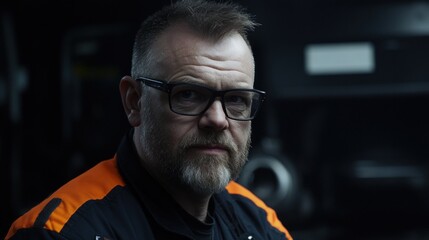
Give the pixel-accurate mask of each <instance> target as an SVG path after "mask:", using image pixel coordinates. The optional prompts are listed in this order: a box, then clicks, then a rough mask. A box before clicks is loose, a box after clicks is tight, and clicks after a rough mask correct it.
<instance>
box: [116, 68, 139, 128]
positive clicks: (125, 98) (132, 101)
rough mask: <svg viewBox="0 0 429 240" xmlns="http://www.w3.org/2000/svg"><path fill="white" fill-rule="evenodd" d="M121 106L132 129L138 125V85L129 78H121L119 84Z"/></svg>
mask: <svg viewBox="0 0 429 240" xmlns="http://www.w3.org/2000/svg"><path fill="white" fill-rule="evenodd" d="M119 91H120V93H121V99H122V105H123V107H124V110H125V114H127V118H128V122H129V123H130V124H131V126H133V127H137V126H139V125H140V120H141V119H140V98H141V94H140V91H141V89H140V84H139V82H137V81H136V80H134V79H133V78H132V77H130V76H124V77H122V79H121V81H120V83H119Z"/></svg>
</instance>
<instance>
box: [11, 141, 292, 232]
mask: <svg viewBox="0 0 429 240" xmlns="http://www.w3.org/2000/svg"><path fill="white" fill-rule="evenodd" d="M6 239H12V240H19V239H25V240H28V239H32V240H36V239H44V240H49V239H64V240H65V239H69V240H78V239H82V240H83V239H85V240H103V239H104V240H114V239H124V240H132V239H136V240H152V239H157V240H158V239H161V240H163V239H165V240H174V239H183V240H185V239H198V240H200V239H201V240H204V239H210V240H212V239H224V240H238V239H253V240H255V239H264V240H266V239H288V240H291V239H292V238H291V237H290V235H289V233H288V231H287V230H286V229H285V228H284V226H283V225H282V223H281V222H280V221H279V220H278V218H277V216H276V213H275V212H274V211H273V209H271V208H269V207H267V206H266V205H265V204H264V203H263V202H262V201H261V200H260V199H258V198H257V197H256V196H255V195H253V194H252V193H251V192H249V191H248V190H247V189H245V188H244V187H243V186H241V185H239V184H238V183H236V182H234V181H232V182H230V184H229V185H228V186H227V187H226V189H225V190H224V191H222V192H220V193H217V194H214V195H213V196H212V198H211V200H210V203H209V209H208V216H207V221H206V222H201V221H199V220H197V219H196V218H194V217H193V216H191V215H190V214H188V213H187V212H186V211H185V210H183V209H182V208H181V207H180V206H179V205H178V204H177V203H176V202H175V201H174V199H173V198H172V197H171V196H170V195H169V194H168V193H167V192H166V191H165V190H164V189H163V188H162V187H161V185H160V184H159V183H158V182H157V181H156V180H155V179H154V178H152V177H151V176H150V175H149V174H148V172H147V171H146V170H145V169H144V168H143V166H142V165H141V164H140V162H139V157H138V155H137V153H136V150H135V147H134V144H133V142H132V138H131V136H130V134H127V136H125V137H124V139H123V140H122V142H121V144H120V146H119V148H118V151H117V153H116V154H115V156H114V157H113V158H112V159H109V160H105V161H102V162H100V163H98V164H97V165H95V166H94V167H92V168H91V169H89V170H88V171H86V172H84V173H83V174H81V175H80V176H78V177H76V178H74V179H72V180H71V181H70V182H68V183H66V184H65V185H64V186H62V187H61V188H59V189H58V190H57V191H56V192H54V193H53V194H52V195H51V196H49V197H48V198H46V199H45V200H44V201H42V202H41V203H40V204H38V205H37V206H35V207H34V208H32V209H31V210H29V211H28V212H27V213H26V214H24V215H23V216H21V217H20V218H18V219H17V220H16V221H15V222H14V223H13V224H12V226H11V228H10V229H9V232H8V234H7V236H6Z"/></svg>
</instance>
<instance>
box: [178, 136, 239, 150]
mask: <svg viewBox="0 0 429 240" xmlns="http://www.w3.org/2000/svg"><path fill="white" fill-rule="evenodd" d="M194 146H220V147H222V148H225V149H226V150H227V151H229V152H236V151H238V148H237V146H236V145H235V144H234V142H233V141H232V139H231V138H229V137H228V136H226V135H225V134H224V133H215V132H210V133H199V134H194V135H190V136H187V137H185V138H184V139H182V141H181V142H180V144H179V148H180V149H182V150H186V149H188V148H191V147H194Z"/></svg>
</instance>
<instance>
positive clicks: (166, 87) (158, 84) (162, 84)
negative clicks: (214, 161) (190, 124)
mask: <svg viewBox="0 0 429 240" xmlns="http://www.w3.org/2000/svg"><path fill="white" fill-rule="evenodd" d="M136 81H139V82H142V83H143V84H145V85H147V86H149V87H152V88H155V89H158V90H160V91H163V92H166V93H168V103H169V105H170V110H171V111H172V112H174V113H176V114H179V115H184V116H199V115H201V114H203V113H204V112H206V111H207V109H209V108H210V106H211V105H212V104H213V102H214V101H215V100H216V98H218V97H219V98H220V99H221V103H222V109H223V111H224V113H225V115H226V116H227V117H228V118H230V119H233V120H237V121H250V120H253V119H254V118H255V116H256V114H257V113H258V111H259V109H260V106H261V105H262V103H263V102H264V100H265V98H266V93H265V92H264V91H261V90H258V89H253V88H233V89H227V90H215V89H212V88H209V87H206V86H202V85H198V84H192V83H185V82H178V83H167V82H166V81H165V80H158V79H153V78H148V77H138V78H136ZM177 85H191V86H196V87H199V88H203V89H206V90H207V91H209V92H210V93H211V98H210V99H209V101H208V102H207V106H206V107H205V108H204V109H203V110H202V111H201V112H199V113H195V114H188V113H182V112H177V111H175V110H174V109H173V106H172V105H171V94H170V93H171V90H172V89H173V88H174V87H175V86H177ZM233 91H247V92H255V93H258V94H259V99H258V100H259V103H258V105H257V109H256V110H255V111H254V113H253V115H252V116H250V117H248V118H244V119H240V118H234V117H231V116H229V115H228V111H227V110H226V106H225V101H224V96H225V94H226V93H228V92H233Z"/></svg>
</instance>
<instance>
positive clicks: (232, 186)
mask: <svg viewBox="0 0 429 240" xmlns="http://www.w3.org/2000/svg"><path fill="white" fill-rule="evenodd" d="M226 190H227V191H228V192H229V193H230V194H238V195H242V196H244V197H246V198H248V199H250V200H251V201H252V202H254V203H255V204H256V206H258V207H260V208H262V209H263V210H265V212H267V221H268V222H269V223H270V224H271V225H272V226H273V227H274V228H276V229H278V230H279V231H281V232H283V233H285V234H286V237H287V238H288V240H292V237H291V235H290V234H289V232H288V230H286V228H285V227H284V226H283V224H282V223H281V222H280V220H279V219H278V217H277V214H276V212H275V211H274V210H273V209H272V208H270V207H268V206H267V205H266V204H265V203H264V202H263V201H262V200H261V199H260V198H258V197H257V196H256V195H255V194H253V193H252V192H250V191H249V190H248V189H247V188H245V187H243V186H242V185H240V184H239V183H237V182H235V181H231V182H230V183H229V184H228V186H226Z"/></svg>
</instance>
